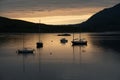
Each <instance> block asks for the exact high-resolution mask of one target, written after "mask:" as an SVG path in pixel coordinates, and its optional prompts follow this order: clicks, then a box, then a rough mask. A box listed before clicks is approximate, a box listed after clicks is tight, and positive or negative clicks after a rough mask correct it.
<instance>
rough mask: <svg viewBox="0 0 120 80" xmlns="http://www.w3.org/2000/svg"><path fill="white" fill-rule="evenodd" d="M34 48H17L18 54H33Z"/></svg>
mask: <svg viewBox="0 0 120 80" xmlns="http://www.w3.org/2000/svg"><path fill="white" fill-rule="evenodd" d="M33 53H34V50H18V54H33Z"/></svg>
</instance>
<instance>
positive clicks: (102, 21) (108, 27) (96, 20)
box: [80, 3, 120, 31]
mask: <svg viewBox="0 0 120 80" xmlns="http://www.w3.org/2000/svg"><path fill="white" fill-rule="evenodd" d="M80 26H84V27H85V28H86V29H88V30H89V31H120V3H119V4H117V5H115V6H113V7H111V8H106V9H104V10H102V11H100V12H98V13H96V14H95V15H93V16H92V17H90V18H89V19H88V20H87V21H85V22H84V23H82V24H80Z"/></svg>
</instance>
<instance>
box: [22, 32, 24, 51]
mask: <svg viewBox="0 0 120 80" xmlns="http://www.w3.org/2000/svg"><path fill="white" fill-rule="evenodd" d="M22 39H23V49H24V34H23V36H22Z"/></svg>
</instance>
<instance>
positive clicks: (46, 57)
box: [0, 33, 120, 80]
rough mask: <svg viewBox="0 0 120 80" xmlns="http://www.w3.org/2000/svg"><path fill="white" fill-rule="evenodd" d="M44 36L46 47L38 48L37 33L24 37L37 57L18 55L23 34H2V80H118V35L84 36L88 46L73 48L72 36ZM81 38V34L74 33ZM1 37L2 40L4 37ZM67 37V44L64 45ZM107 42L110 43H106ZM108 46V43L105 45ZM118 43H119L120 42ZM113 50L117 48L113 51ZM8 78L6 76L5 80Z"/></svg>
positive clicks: (0, 57)
mask: <svg viewBox="0 0 120 80" xmlns="http://www.w3.org/2000/svg"><path fill="white" fill-rule="evenodd" d="M56 35H57V34H55V33H54V34H41V40H42V41H43V43H44V47H43V48H41V49H36V45H35V44H36V42H37V41H38V34H25V35H24V36H25V37H24V39H25V47H31V48H34V49H36V53H35V54H34V55H18V54H17V53H16V50H17V49H19V48H22V35H18V34H13V35H7V37H6V36H3V35H0V38H1V39H0V42H1V43H0V51H1V52H0V69H1V70H0V74H1V75H0V79H3V80H9V79H11V80H21V79H22V80H26V79H27V80H28V79H29V80H37V79H42V80H48V79H49V80H80V79H83V80H89V79H92V80H103V79H105V80H113V79H114V80H118V79H119V73H120V70H119V67H120V64H119V62H120V59H119V58H120V54H119V53H120V52H119V51H117V50H116V48H119V47H118V46H117V47H115V46H113V45H112V43H111V44H110V45H111V46H110V45H109V46H107V45H108V44H107V42H109V41H111V40H114V41H116V42H117V41H119V39H120V38H119V36H117V37H116V36H113V37H112V36H108V37H107V38H105V36H103V35H102V36H100V35H99V36H98V35H93V34H92V35H91V34H88V33H86V34H83V35H82V37H84V38H86V39H87V40H88V45H87V46H74V47H73V46H71V41H72V36H68V37H65V36H56ZM75 35H76V37H78V34H75ZM1 36H2V37H1ZM63 37H65V38H66V39H67V40H68V43H66V44H64V45H63V44H61V43H60V39H61V38H63ZM105 41H107V42H105ZM105 43H106V44H105ZM118 44H119V43H118ZM113 47H114V48H113ZM6 76H7V77H6Z"/></svg>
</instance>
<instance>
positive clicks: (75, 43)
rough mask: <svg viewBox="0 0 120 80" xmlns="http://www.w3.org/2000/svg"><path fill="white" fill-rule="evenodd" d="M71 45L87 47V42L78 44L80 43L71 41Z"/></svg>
mask: <svg viewBox="0 0 120 80" xmlns="http://www.w3.org/2000/svg"><path fill="white" fill-rule="evenodd" d="M72 45H73V46H74V45H87V41H85V42H80V41H72Z"/></svg>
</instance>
